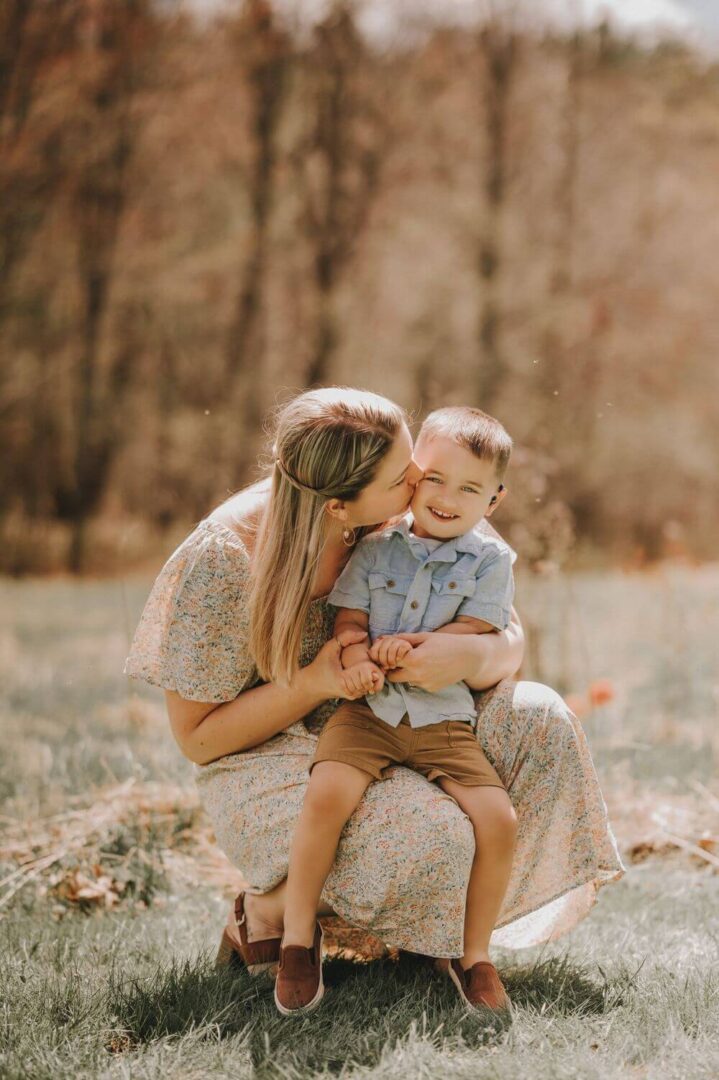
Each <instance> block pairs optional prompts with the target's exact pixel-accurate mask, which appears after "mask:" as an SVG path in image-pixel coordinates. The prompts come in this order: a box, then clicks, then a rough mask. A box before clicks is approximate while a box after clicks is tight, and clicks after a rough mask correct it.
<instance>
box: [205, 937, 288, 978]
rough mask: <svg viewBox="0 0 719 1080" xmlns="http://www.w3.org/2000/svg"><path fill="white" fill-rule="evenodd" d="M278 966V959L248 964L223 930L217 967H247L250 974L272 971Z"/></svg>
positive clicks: (216, 959) (216, 960) (216, 961)
mask: <svg viewBox="0 0 719 1080" xmlns="http://www.w3.org/2000/svg"><path fill="white" fill-rule="evenodd" d="M276 967H277V961H276V960H274V961H270V962H269V963H267V964H246V963H245V961H244V960H243V958H242V954H241V953H240V952H238V950H237V948H236V947H235V943H234V941H233V940H232V938H231V937H230V935H229V934H228V933H227V931H226V930H223V932H222V940H221V941H220V947H219V949H218V950H217V956H216V958H215V968H238V969H240V970H241V969H242V968H245V969H246V970H247V971H248V972H249V974H250V975H262V974H263V973H264V972H266V971H272V969H273V968H276Z"/></svg>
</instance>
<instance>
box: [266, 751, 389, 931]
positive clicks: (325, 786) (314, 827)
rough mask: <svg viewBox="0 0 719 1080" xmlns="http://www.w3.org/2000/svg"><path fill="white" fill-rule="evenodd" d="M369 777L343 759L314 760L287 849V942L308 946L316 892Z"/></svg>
mask: <svg viewBox="0 0 719 1080" xmlns="http://www.w3.org/2000/svg"><path fill="white" fill-rule="evenodd" d="M372 779H373V778H372V777H371V776H370V774H369V773H366V772H363V771H362V770H361V769H357V768H355V767H354V765H346V764H345V763H344V762H342V761H318V763H317V764H316V765H315V767H314V769H313V770H312V775H311V777H310V782H309V785H308V787H307V793H306V794H305V800H304V803H303V804H302V811H301V813H300V817H299V820H298V822H297V827H296V829H295V834H294V836H293V838H292V847H291V849H290V869H289V872H288V874H287V888H286V893H285V918H284V928H285V932H284V939H283V941H284V944H285V945H304V946H306V947H307V948H311V947H312V941H313V939H314V933H315V923H316V920H317V911H318V907H319V902H320V896H321V895H322V888H323V886H324V883H325V881H326V879H327V875H328V874H329V872H330V870H331V869H332V863H333V862H334V859H335V853H336V851H337V845H338V843H339V839H340V833H341V832H342V829H343V828H344V826H345V824H346V823H347V821H348V820H349V818H350V817H351V816H352V814H353V813H354V811H355V810H356V809H357V806H358V805H359V802H360V800H361V798H362V796H363V795H364V793H365V791H366V790H367V788H368V786H369V785H370V783H371V782H372Z"/></svg>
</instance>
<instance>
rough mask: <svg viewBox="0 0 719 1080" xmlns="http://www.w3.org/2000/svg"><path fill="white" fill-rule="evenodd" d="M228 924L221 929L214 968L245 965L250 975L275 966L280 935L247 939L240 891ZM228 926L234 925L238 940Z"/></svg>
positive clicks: (243, 897)
mask: <svg viewBox="0 0 719 1080" xmlns="http://www.w3.org/2000/svg"><path fill="white" fill-rule="evenodd" d="M227 922H228V925H227V926H226V927H225V929H224V930H223V931H222V940H221V941H220V948H219V949H218V951H217V959H216V960H215V967H216V968H223V967H229V968H234V967H241V966H245V967H246V968H247V970H248V971H249V973H250V975H260V974H262V972H263V971H269V970H270V968H273V967H275V966H276V965H277V964H278V962H279V959H280V941H281V940H282V939H281V938H280V937H276V938H265V939H264V940H262V941H248V940H247V916H246V915H245V894H244V892H241V893H240V894H239V895H238V896H237V898H236V899H235V912H234V919H233V918H232V916H230V918H229V919H228V920H227ZM229 927H233V928H234V927H236V928H237V930H238V932H239V935H240V940H239V943H238V941H237V940H236V938H235V937H234V936H233V935H232V934H230V932H229Z"/></svg>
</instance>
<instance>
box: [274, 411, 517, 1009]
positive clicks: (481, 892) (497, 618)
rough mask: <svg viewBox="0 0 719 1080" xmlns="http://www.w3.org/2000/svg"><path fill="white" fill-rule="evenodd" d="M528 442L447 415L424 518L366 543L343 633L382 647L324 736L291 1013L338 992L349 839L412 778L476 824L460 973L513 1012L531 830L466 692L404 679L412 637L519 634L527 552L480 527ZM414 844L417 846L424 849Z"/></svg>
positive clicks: (311, 790) (335, 594) (299, 839)
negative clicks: (396, 774) (516, 868)
mask: <svg viewBox="0 0 719 1080" xmlns="http://www.w3.org/2000/svg"><path fill="white" fill-rule="evenodd" d="M511 448H512V442H511V439H510V437H509V435H508V434H507V433H506V431H505V430H504V428H503V427H502V425H501V424H500V423H499V422H498V421H497V420H494V419H493V418H492V417H490V416H487V415H486V414H485V413H483V412H481V411H480V410H479V409H472V408H466V407H457V408H446V409H438V410H437V411H436V412H433V413H432V414H431V415H430V416H429V417H428V418H427V420H426V421H425V423H424V424H423V426H422V429H421V431H420V434H419V437H418V439H417V445H416V448H415V460H416V462H417V464H418V465H419V467H420V468H421V469H422V471H423V473H424V477H423V479H422V480H421V481H420V483H419V484H418V485H417V489H416V492H415V495H414V498H413V499H412V503H411V515H407V517H405V518H403V519H402V521H400V523H399V524H398V525H395V526H393V527H389V528H387V529H384V530H383V531H381V532H378V533H373V534H370V535H369V536H366V537H365V538H364V539H363V540H361V541H360V543H359V544H358V545H357V548H356V549H355V551H354V552H353V554H352V557H351V559H350V561H349V563H348V564H347V566H346V567H345V569H344V570H343V571H342V573H341V575H340V576H339V578H338V580H337V582H336V585H335V588H334V589H333V591H332V593H331V594H330V596H329V601H330V603H331V604H333V605H334V606H336V607H338V608H339V609H340V610H339V611H338V613H337V618H336V621H335V633H336V634H337V633H339V632H340V631H341V630H344V629H347V628H348V627H351V628H353V629H361V630H364V631H368V632H369V638H370V644H366V643H362V644H359V645H350V646H348V647H347V648H345V649H344V650H343V652H342V666H343V668H344V669H345V671H344V679H345V684H346V687H347V689H348V691H349V692H350V693H359V692H361V691H364V692H365V694H366V695H367V696H366V698H365V699H364V700H357V701H346V702H344V704H343V705H342V706H340V708H339V709H338V710H337V712H336V713H335V714H334V715H333V716H332V718H331V719H330V720H329V722H328V723H327V725H326V726H325V728H324V730H323V731H322V734H321V736H320V739H319V742H318V746H317V751H316V753H315V756H314V759H313V762H312V765H311V777H310V782H309V785H308V789H307V794H306V796H305V801H304V805H303V808H302V813H301V815H300V818H299V821H298V824H297V828H296V831H295V835H294V838H293V842H292V850H291V853H290V868H289V873H288V878H287V895H286V907H285V925H284V937H283V941H282V947H281V950H280V964H279V970H278V975H277V982H276V985H275V1003H276V1005H277V1008H278V1009H279V1010H280V1012H282V1013H284V1014H285V1015H288V1014H290V1013H295V1012H306V1011H309V1010H310V1009H312V1008H314V1007H316V1006H317V1005H318V1004H319V1002H320V1000H321V999H322V996H323V994H324V988H323V982H322V964H321V948H322V931H321V928H320V926H319V924H318V923H317V921H316V920H317V908H318V905H319V900H320V895H321V893H322V888H323V885H324V882H325V879H326V877H327V875H328V873H329V871H330V869H331V867H332V863H333V861H334V858H335V853H336V850H337V845H338V843H339V838H340V833H341V831H342V829H343V827H344V825H345V824H346V822H347V820H348V819H349V818H350V816H351V815H352V813H353V812H354V810H355V809H356V807H357V805H358V804H359V802H360V800H361V798H362V796H363V794H364V792H365V790H366V789H367V787H368V785H369V784H370V783H371V782H372V781H373V780H382V779H383V777H384V774H385V772H386V770H387V769H388V768H389V767H390V766H392V765H398V764H402V765H406V766H408V767H410V768H412V769H415V770H416V771H418V772H420V773H421V774H422V775H423V776H425V777H427V779H428V780H436V781H437V783H438V784H439V785H440V787H441V788H442V789H443V790H444V791H446V792H447V793H448V794H449V795H451V796H452V797H453V798H454V799H455V800H456V801H457V803H458V804H459V806H460V807H461V808H462V810H463V811H464V813H465V814H466V815H467V816H468V818H469V819H470V821H471V823H472V826H473V829H474V834H475V856H474V861H473V864H472V871H471V875H470V880H469V888H468V891H467V903H466V914H465V926H464V954H463V956H462V957H461V960H460V959H458V958H454V959H452V960H451V961H450V966H449V974H450V977H451V978H452V981H453V982H454V984H455V986H456V987H457V990H458V992H459V994H460V995H461V997H462V999H463V1001H464V1003H465V1005H466V1006H468V1007H470V1008H476V1007H480V1006H481V1007H486V1008H490V1009H496V1010H503V1009H506V1008H508V1007H509V999H508V997H507V995H506V992H505V990H504V987H503V986H502V983H501V981H500V979H499V976H498V975H497V972H496V969H495V968H494V966H493V965H492V964H491V963H490V961H489V953H488V948H489V938H490V935H491V933H492V930H493V928H494V925H495V922H496V919H497V916H498V914H499V910H500V906H501V903H502V900H503V898H504V894H505V891H506V888H507V883H508V880H509V874H510V870H511V865H512V853H513V849H514V839H515V833H516V818H515V815H514V811H513V809H512V805H511V802H510V800H509V797H508V795H507V793H506V791H505V789H504V787H503V785H502V782H501V780H500V779H499V777H498V775H497V773H496V772H495V771H494V769H493V768H492V766H491V765H490V764H489V762H488V761H487V759H486V757H485V756H484V753H483V752H482V750H481V749H480V746H479V743H478V742H477V739H476V736H475V733H474V729H473V721H474V720H475V719H476V710H475V708H474V702H473V699H472V695H471V692H470V690H469V688H468V687H467V685H466V684H465V683H463V682H460V683H455V684H453V685H450V686H448V687H445V688H444V689H442V690H438V691H437V692H435V693H428V692H426V691H424V690H421V689H420V688H418V687H415V686H412V685H411V684H409V683H402V682H390V681H389V679H386V678H385V676H386V675H387V673H388V672H390V671H393V672H397V671H398V670H399V669H401V668H402V665H403V661H404V660H405V659H406V657H407V655H408V654H409V653H410V652H411V651H412V645H411V644H410V643H409V642H408V641H406V640H405V639H404V638H402V637H401V636H399V635H401V634H412V633H417V632H425V631H430V632H437V633H444V634H465V633H471V634H476V633H490V632H493V631H496V630H504V629H505V628H506V626H507V625H508V623H509V619H510V612H511V607H512V598H513V593H514V585H513V579H512V560H511V551H510V549H509V548H508V547H507V545H506V544H504V543H503V541H501V540H500V539H498V538H496V537H493V536H489V535H487V534H486V533H485V532H482V531H480V530H477V529H476V528H475V526H477V525H478V524H479V523H480V522H481V520H482V519H483V518H485V517H489V516H490V515H491V514H492V513H493V511H494V510H495V509H496V507H497V506H498V505H499V503H500V502H501V501H502V499H503V498H504V495H505V489H504V486H503V484H502V478H503V476H504V472H505V470H506V467H507V464H508V461H509V456H510V453H511ZM408 840H409V841H410V842H411V837H408Z"/></svg>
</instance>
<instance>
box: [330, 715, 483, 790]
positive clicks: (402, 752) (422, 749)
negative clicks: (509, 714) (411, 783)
mask: <svg viewBox="0 0 719 1080" xmlns="http://www.w3.org/2000/svg"><path fill="white" fill-rule="evenodd" d="M318 761H343V762H345V764H347V765H354V766H355V768H357V769H362V771H363V772H367V773H369V774H370V776H373V777H374V778H375V780H383V779H384V774H385V772H386V770H387V769H388V768H389V767H390V766H391V765H406V766H407V767H408V768H409V769H414V770H415V772H418V773H421V774H422V776H426V777H427V779H428V780H436V779H437V777H438V776H446V777H447V778H448V779H450V780H456V781H457V783H458V784H464V785H466V786H467V787H501V788H503V787H504V784H503V783H502V781H501V780H500V779H499V777H498V776H497V774H496V772H495V771H494V769H493V768H492V766H491V765H490V764H489V762H488V761H487V759H486V757H485V756H484V753H483V752H482V750H481V748H480V745H479V743H478V742H477V737H476V735H475V734H474V731H473V730H472V725H471V724H470V723H468V721H466V720H440V722H439V723H437V724H427V726H426V727H420V728H413V727H410V725H409V721H408V719H407V716H404V717H403V719H402V722H401V723H400V725H399V727H396V728H393V727H390V726H389V724H385V723H384V722H383V721H382V720H380V719H379V718H378V717H376V716H375V714H374V713H373V712H372V710H371V709H370V707H369V705H366V704H365V703H364V701H346V702H345V703H344V704H343V705H340V707H339V709H338V710H337V712H336V713H334V714H333V716H331V717H330V719H329V720H328V721H327V723H326V724H325V726H324V728H323V730H322V734H321V735H320V739H319V743H318V744H317V750H316V751H315V756H314V758H313V759H312V764H311V765H310V771H312V768H313V767H314V766H315V765H316V764H317V762H318Z"/></svg>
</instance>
